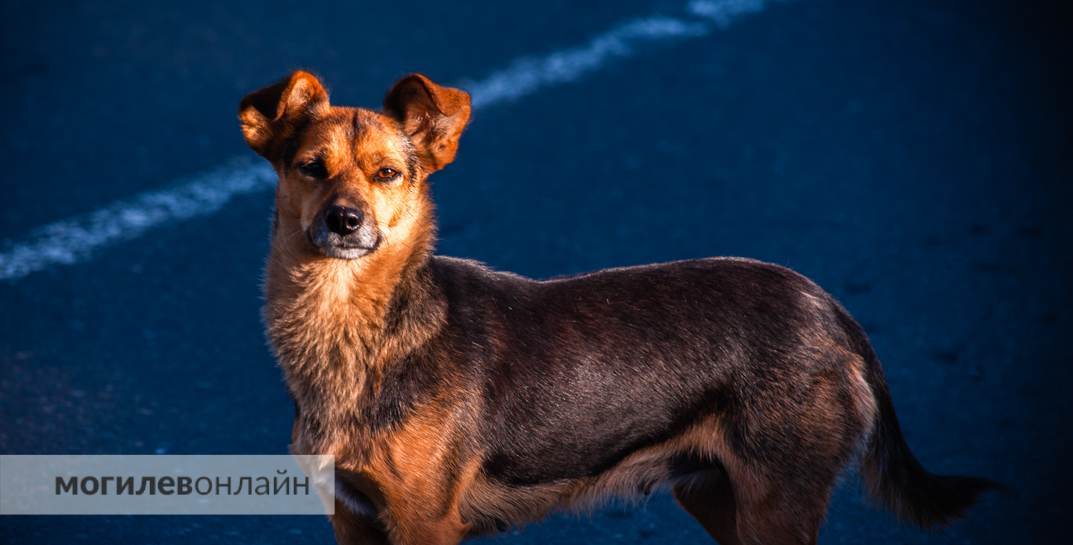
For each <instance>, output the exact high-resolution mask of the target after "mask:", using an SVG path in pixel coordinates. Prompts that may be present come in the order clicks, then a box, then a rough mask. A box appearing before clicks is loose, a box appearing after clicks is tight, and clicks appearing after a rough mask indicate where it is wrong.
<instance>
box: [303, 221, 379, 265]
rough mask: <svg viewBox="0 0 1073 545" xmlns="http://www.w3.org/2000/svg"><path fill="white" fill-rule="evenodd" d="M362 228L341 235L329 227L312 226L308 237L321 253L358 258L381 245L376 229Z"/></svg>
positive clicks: (328, 255)
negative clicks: (350, 233) (367, 229)
mask: <svg viewBox="0 0 1073 545" xmlns="http://www.w3.org/2000/svg"><path fill="white" fill-rule="evenodd" d="M365 231H366V229H364V228H363V229H361V230H359V231H358V232H356V233H354V234H352V235H347V236H340V235H338V234H336V233H332V232H330V231H328V230H327V229H324V228H323V227H321V228H311V229H308V230H306V238H307V239H308V240H309V243H310V244H312V245H313V247H314V248H316V249H317V251H319V252H320V253H321V254H323V255H325V256H327V257H333V258H336V259H358V258H360V257H364V256H366V255H369V254H371V253H373V252H374V251H376V249H377V247H379V246H380V236H379V234H378V233H376V232H375V230H369V231H368V232H365Z"/></svg>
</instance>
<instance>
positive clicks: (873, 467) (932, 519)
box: [836, 303, 1003, 528]
mask: <svg viewBox="0 0 1073 545" xmlns="http://www.w3.org/2000/svg"><path fill="white" fill-rule="evenodd" d="M836 307H837V311H838V314H839V319H840V321H841V322H842V324H843V327H844V328H845V330H846V332H847V334H849V336H850V338H851V339H850V340H851V342H852V343H853V344H854V348H856V350H857V351H858V353H859V354H861V356H863V357H864V358H865V360H866V362H867V369H866V371H865V380H866V381H867V382H868V385H869V386H870V387H871V389H872V394H873V395H874V396H875V401H876V408H877V414H876V419H875V423H874V425H873V429H872V434H871V436H870V439H869V441H868V445H867V449H866V450H865V452H864V457H863V463H862V464H861V473H862V476H863V477H864V481H865V484H866V485H867V487H868V490H869V492H870V493H871V495H872V497H874V498H875V499H876V500H878V501H879V502H880V503H882V504H883V505H884V506H885V507H886V508H887V509H889V510H891V511H892V512H893V513H894V514H895V515H896V516H897V517H898V518H899V519H901V520H903V521H906V522H911V523H913V524H916V525H917V526H920V527H922V528H931V527H936V526H942V525H944V524H947V523H949V522H951V521H953V520H954V519H957V518H959V517H960V516H962V515H963V514H964V513H965V511H967V510H968V509H969V507H971V506H972V505H973V504H974V503H976V500H977V498H978V497H979V496H980V494H982V493H984V492H986V491H989V490H999V489H1002V488H1003V487H1002V486H1001V485H999V484H998V483H995V482H994V481H991V480H988V479H983V478H979V477H970V476H960V475H936V474H934V473H929V472H928V471H927V470H926V469H924V466H922V465H921V464H920V462H919V461H918V460H917V459H916V456H913V453H912V451H910V450H909V445H908V444H906V442H905V437H904V436H903V435H902V429H901V426H900V425H899V424H898V417H897V416H896V415H895V414H894V403H893V401H892V400H891V396H890V390H889V389H888V388H887V381H886V378H885V377H884V375H883V368H882V367H881V366H880V363H879V359H878V358H877V357H876V354H875V351H874V350H873V349H872V346H871V343H869V342H868V338H867V336H866V335H865V333H864V330H863V329H862V328H861V326H860V325H858V324H857V322H856V321H854V319H853V318H852V317H850V315H849V313H848V312H846V310H845V309H843V308H842V307H841V306H840V305H837V303H836Z"/></svg>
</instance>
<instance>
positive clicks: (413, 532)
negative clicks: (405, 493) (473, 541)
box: [388, 509, 469, 545]
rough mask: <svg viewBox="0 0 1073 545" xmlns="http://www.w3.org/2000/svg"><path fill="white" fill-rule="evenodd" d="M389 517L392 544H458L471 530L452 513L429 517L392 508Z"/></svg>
mask: <svg viewBox="0 0 1073 545" xmlns="http://www.w3.org/2000/svg"><path fill="white" fill-rule="evenodd" d="M388 518H389V519H390V520H391V522H390V523H389V529H388V533H389V535H390V537H391V544H392V545H457V544H458V543H460V542H461V541H462V539H464V538H465V537H466V534H467V532H468V530H469V527H468V526H467V525H466V524H464V523H462V522H461V520H460V519H459V518H458V517H457V516H452V514H448V515H447V516H444V517H441V518H437V519H427V518H423V517H421V516H420V515H419V514H418V513H411V512H407V511H405V510H400V509H391V510H389V513H388Z"/></svg>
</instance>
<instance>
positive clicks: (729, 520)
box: [674, 470, 741, 545]
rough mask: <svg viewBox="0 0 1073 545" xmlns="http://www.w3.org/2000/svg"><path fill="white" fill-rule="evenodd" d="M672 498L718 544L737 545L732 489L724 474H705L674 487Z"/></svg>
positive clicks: (738, 543) (710, 472)
mask: <svg viewBox="0 0 1073 545" xmlns="http://www.w3.org/2000/svg"><path fill="white" fill-rule="evenodd" d="M674 497H675V499H676V500H678V504H679V505H681V506H682V508H683V509H685V511H686V512H687V513H689V514H690V515H692V516H693V518H695V519H697V522H699V523H700V524H701V526H703V527H704V529H705V530H707V531H708V533H709V534H711V536H712V537H714V538H715V539H716V541H718V542H719V545H740V544H741V541H740V540H739V539H738V529H737V520H736V518H737V516H736V511H737V509H736V507H735V503H734V490H733V489H732V488H731V485H730V479H728V478H727V476H726V473H724V472H723V471H714V470H713V471H707V472H705V473H702V474H700V475H698V476H695V477H692V478H691V479H689V480H688V481H683V482H680V483H678V484H676V485H675V486H674Z"/></svg>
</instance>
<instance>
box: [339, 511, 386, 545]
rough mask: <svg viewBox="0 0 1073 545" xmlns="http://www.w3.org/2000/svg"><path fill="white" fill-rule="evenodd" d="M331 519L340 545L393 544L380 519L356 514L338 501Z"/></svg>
mask: <svg viewBox="0 0 1073 545" xmlns="http://www.w3.org/2000/svg"><path fill="white" fill-rule="evenodd" d="M331 521H332V529H333V530H335V541H336V543H338V544H339V545H392V543H391V541H390V540H389V539H388V536H387V532H385V531H384V526H383V524H381V523H380V521H378V520H376V519H374V518H370V517H368V516H367V515H356V514H354V513H352V512H351V511H350V510H349V509H347V508H346V506H344V505H343V504H342V503H340V502H338V501H337V502H335V514H334V515H332V516H331Z"/></svg>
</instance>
